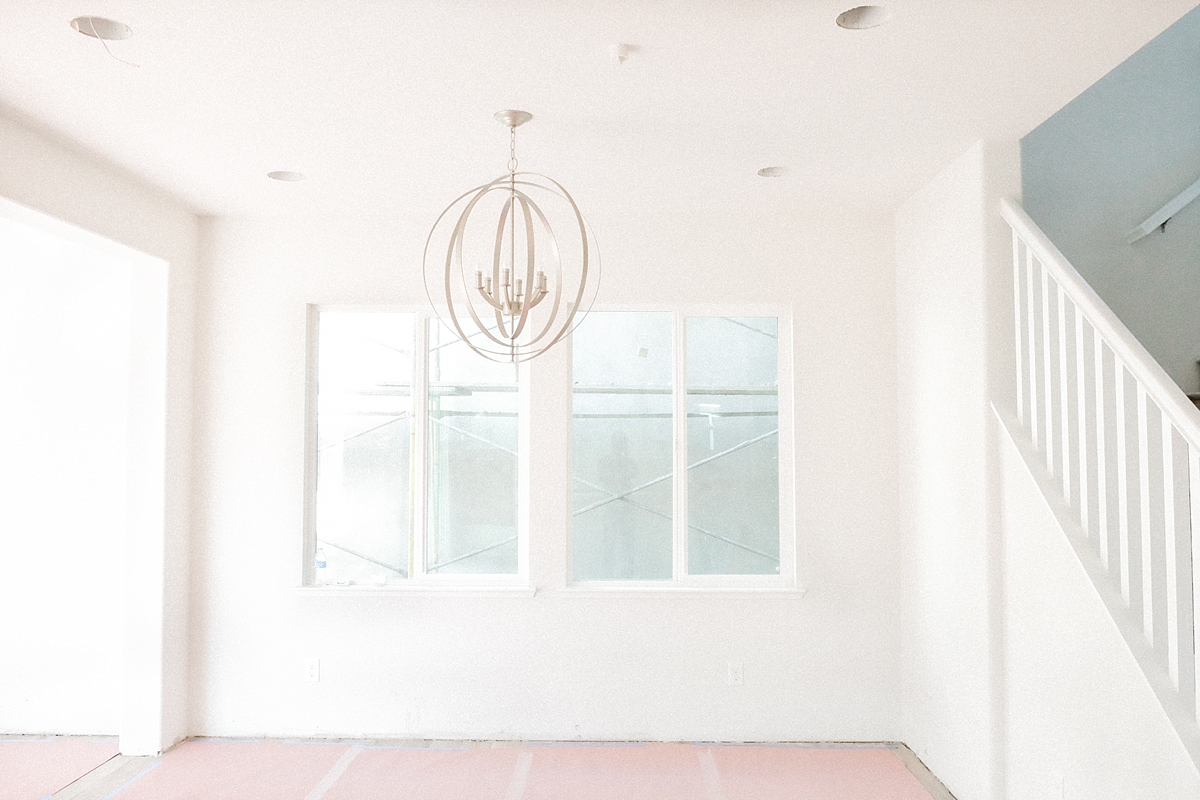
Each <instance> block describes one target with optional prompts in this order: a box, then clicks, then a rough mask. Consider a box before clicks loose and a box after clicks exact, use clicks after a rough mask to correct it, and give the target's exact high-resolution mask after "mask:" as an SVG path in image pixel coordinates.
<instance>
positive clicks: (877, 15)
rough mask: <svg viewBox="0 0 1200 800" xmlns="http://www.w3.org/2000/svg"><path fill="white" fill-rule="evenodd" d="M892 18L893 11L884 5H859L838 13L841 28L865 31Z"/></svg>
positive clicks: (838, 22)
mask: <svg viewBox="0 0 1200 800" xmlns="http://www.w3.org/2000/svg"><path fill="white" fill-rule="evenodd" d="M891 18H892V12H890V11H888V10H887V9H886V8H884V7H883V6H857V7H855V8H852V9H850V10H849V11H843V12H842V13H841V14H838V17H837V24H838V27H839V28H845V29H846V30H851V31H865V30H866V29H868V28H877V27H879V26H880V25H882V24H883V23H885V22H887V21H888V20H890V19H891Z"/></svg>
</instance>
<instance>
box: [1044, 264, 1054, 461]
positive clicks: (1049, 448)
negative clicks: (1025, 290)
mask: <svg viewBox="0 0 1200 800" xmlns="http://www.w3.org/2000/svg"><path fill="white" fill-rule="evenodd" d="M1051 356H1052V354H1051V353H1050V273H1049V272H1048V271H1047V270H1046V267H1045V265H1043V266H1042V380H1043V383H1044V384H1045V385H1044V386H1043V387H1042V389H1043V392H1044V393H1045V403H1046V405H1045V411H1046V469H1048V470H1050V474H1051V475H1053V474H1054V377H1053V376H1052V375H1051V371H1052V369H1053V366H1052V365H1053V364H1054V359H1053V358H1052V357H1051Z"/></svg>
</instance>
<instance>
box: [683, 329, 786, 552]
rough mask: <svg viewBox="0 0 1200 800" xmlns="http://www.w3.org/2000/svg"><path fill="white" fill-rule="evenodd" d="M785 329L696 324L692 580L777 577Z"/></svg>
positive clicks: (691, 404)
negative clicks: (782, 331)
mask: <svg viewBox="0 0 1200 800" xmlns="http://www.w3.org/2000/svg"><path fill="white" fill-rule="evenodd" d="M778 329H779V325H778V320H777V319H776V318H774V317H689V318H688V320H687V382H688V396H687V409H688V423H687V429H688V443H687V444H688V489H687V496H688V572H689V573H690V574H693V575H757V574H763V573H766V574H775V573H777V572H779V394H778V376H779V367H778V356H779V335H778Z"/></svg>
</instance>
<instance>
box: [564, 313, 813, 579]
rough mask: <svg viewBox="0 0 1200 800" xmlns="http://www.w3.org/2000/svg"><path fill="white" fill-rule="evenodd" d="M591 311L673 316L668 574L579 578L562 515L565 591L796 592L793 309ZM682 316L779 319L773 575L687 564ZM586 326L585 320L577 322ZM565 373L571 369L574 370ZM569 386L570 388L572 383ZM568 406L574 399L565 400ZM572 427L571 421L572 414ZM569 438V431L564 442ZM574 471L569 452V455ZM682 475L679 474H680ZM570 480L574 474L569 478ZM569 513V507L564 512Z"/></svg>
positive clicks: (684, 324) (572, 540)
mask: <svg viewBox="0 0 1200 800" xmlns="http://www.w3.org/2000/svg"><path fill="white" fill-rule="evenodd" d="M593 310H595V311H625V312H659V313H663V312H667V313H671V314H673V315H674V317H673V324H674V328H673V335H672V358H673V362H672V366H673V375H672V401H673V409H674V414H673V419H672V426H673V437H674V453H673V462H672V465H673V469H674V479H673V480H672V514H671V517H672V519H671V529H672V550H671V553H672V570H671V572H672V574H671V578H670V579H652V580H583V581H577V580H575V579H574V577H573V576H574V574H575V569H574V563H573V560H572V558H573V557H572V553H573V548H574V543H575V536H574V530H573V525H572V523H573V521H574V517H573V516H570V517H569V518H568V520H567V545H566V547H567V564H566V568H567V591H569V592H576V593H580V594H583V593H593V592H594V593H597V594H606V593H609V594H622V593H631V592H632V593H641V592H656V591H662V592H678V591H681V590H682V591H696V590H700V591H704V590H713V591H723V590H731V589H732V590H765V591H784V590H787V591H795V590H797V589H798V587H797V570H796V497H795V487H796V478H795V463H796V461H795V434H794V403H793V376H792V361H793V358H792V349H793V348H792V341H793V335H792V311H791V307H790V306H786V305H775V304H771V305H764V304H729V305H713V304H703V305H701V304H672V305H665V306H645V305H604V306H599V307H596V308H595V309H593ZM688 317H775V318H776V319H777V320H778V326H779V327H778V337H779V339H778V343H779V344H778V346H779V352H778V354H777V359H778V370H779V373H778V376H777V380H778V390H779V394H778V407H779V434H778V439H779V442H778V444H779V573H778V574H777V575H770V574H768V575H691V574H689V573H688V571H687V567H688V526H687V510H688V502H687V483H688V481H687V480H686V478H687V474H688V464H687V439H688V436H687V318H688ZM583 324H584V325H586V324H587V322H586V320H585V321H584V323H583ZM570 374H571V375H573V374H574V371H573V368H572V370H571V373H570ZM568 389H569V390H570V389H573V380H572V386H571V387H568ZM571 407H572V408H573V404H572V406H571ZM571 424H572V425H573V424H574V423H573V420H572V423H571ZM572 440H573V436H570V437H567V442H568V444H567V447H568V448H571V444H570V442H571V441H572ZM567 463H569V464H571V470H572V476H573V475H574V454H573V453H568V459H567ZM681 477H682V478H683V479H682V480H681V479H680V478H681ZM572 480H573V477H572ZM568 513H569V514H573V511H568Z"/></svg>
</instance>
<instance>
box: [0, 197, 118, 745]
mask: <svg viewBox="0 0 1200 800" xmlns="http://www.w3.org/2000/svg"><path fill="white" fill-rule="evenodd" d="M0 297H3V298H5V303H4V306H5V308H4V311H3V313H0V375H3V376H4V378H3V388H2V389H0V441H3V442H4V446H3V447H0V553H2V554H3V555H2V558H3V564H4V579H3V580H0V608H3V609H5V611H4V613H3V614H2V615H0V642H3V651H4V654H5V655H4V657H3V658H0V687H3V688H2V690H0V730H3V731H7V732H21V733H74V734H116V733H117V732H118V729H119V725H120V707H121V693H122V680H121V675H122V658H121V652H122V651H121V647H122V600H123V590H122V582H123V577H124V553H125V546H124V545H125V542H124V535H125V527H126V524H127V513H126V491H125V489H126V481H127V474H128V471H127V465H126V455H127V450H128V417H129V337H130V329H129V310H130V267H129V264H128V263H126V262H122V261H120V260H119V259H116V258H113V257H111V256H108V255H106V254H104V253H100V252H98V251H96V250H93V249H90V248H87V247H85V246H82V245H79V244H76V243H73V242H70V241H67V240H64V239H62V238H60V237H57V236H54V235H53V234H50V233H47V232H45V231H42V230H39V229H36V228H32V227H29V226H27V225H25V224H22V223H20V222H15V221H12V220H10V219H8V218H6V217H3V216H2V215H0Z"/></svg>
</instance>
